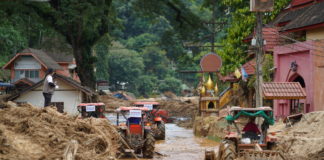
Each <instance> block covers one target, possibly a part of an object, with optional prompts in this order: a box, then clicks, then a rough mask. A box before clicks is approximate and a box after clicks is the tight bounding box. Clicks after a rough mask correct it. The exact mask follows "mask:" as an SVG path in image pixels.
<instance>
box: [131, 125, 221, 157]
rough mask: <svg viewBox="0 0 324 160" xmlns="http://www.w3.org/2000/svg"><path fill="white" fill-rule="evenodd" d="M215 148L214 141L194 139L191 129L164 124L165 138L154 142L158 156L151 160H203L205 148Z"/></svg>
mask: <svg viewBox="0 0 324 160" xmlns="http://www.w3.org/2000/svg"><path fill="white" fill-rule="evenodd" d="M217 146H218V143H217V142H215V141H212V140H208V139H206V138H198V137H195V136H194V134H193V132H192V129H185V128H181V127H178V126H177V125H176V124H166V138H165V140H164V141H156V143H155V152H157V153H158V154H155V155H154V158H153V160H203V159H204V154H205V148H208V147H217ZM160 154H162V155H160ZM128 160H130V159H128ZM141 160H144V159H141Z"/></svg>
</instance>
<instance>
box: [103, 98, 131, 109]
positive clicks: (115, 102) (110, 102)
mask: <svg viewBox="0 0 324 160" xmlns="http://www.w3.org/2000/svg"><path fill="white" fill-rule="evenodd" d="M99 100H100V102H103V103H105V104H106V109H108V110H109V109H117V108H118V107H120V106H131V104H132V101H128V100H123V99H118V98H115V97H113V96H110V95H102V96H100V97H99Z"/></svg>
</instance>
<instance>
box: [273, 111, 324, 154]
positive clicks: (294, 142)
mask: <svg viewBox="0 0 324 160" xmlns="http://www.w3.org/2000/svg"><path fill="white" fill-rule="evenodd" d="M270 130H272V131H276V132H277V136H278V139H279V143H278V149H280V150H282V151H283V153H286V155H287V157H289V158H290V159H297V160H299V159H300V160H302V159H305V160H307V159H309V160H323V159H324V111H318V112H311V113H307V114H305V115H304V118H302V119H301V121H300V122H298V123H297V124H295V125H293V126H292V127H286V126H285V125H283V124H281V125H280V123H279V124H277V125H276V126H274V127H273V128H270Z"/></svg>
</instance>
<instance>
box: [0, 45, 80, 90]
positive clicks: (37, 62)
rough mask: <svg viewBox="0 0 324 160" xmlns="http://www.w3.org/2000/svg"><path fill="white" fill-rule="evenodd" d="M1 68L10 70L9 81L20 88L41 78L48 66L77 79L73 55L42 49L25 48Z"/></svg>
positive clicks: (30, 84)
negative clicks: (48, 51)
mask: <svg viewBox="0 0 324 160" xmlns="http://www.w3.org/2000/svg"><path fill="white" fill-rule="evenodd" d="M2 68H3V69H8V70H10V79H11V83H13V84H15V85H16V87H17V88H18V89H20V90H21V89H24V88H26V87H28V86H32V85H33V84H35V83H37V82H39V81H40V80H41V79H43V78H44V76H45V74H46V70H47V69H48V68H53V69H54V70H56V73H58V74H61V75H64V76H67V77H71V78H73V79H74V80H77V81H79V78H78V76H77V74H76V72H75V68H76V64H75V61H74V59H73V56H72V55H68V54H58V53H51V54H49V53H47V52H44V51H42V50H37V49H32V48H27V49H24V50H23V51H21V52H19V53H17V54H16V55H15V56H14V57H13V58H12V59H11V60H10V61H9V62H8V63H6V64H5V65H4V66H3V67H2Z"/></svg>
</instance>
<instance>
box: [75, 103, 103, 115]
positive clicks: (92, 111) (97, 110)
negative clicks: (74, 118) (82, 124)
mask: <svg viewBox="0 0 324 160" xmlns="http://www.w3.org/2000/svg"><path fill="white" fill-rule="evenodd" d="M105 108H106V106H105V104H104V103H81V104H79V105H78V111H79V112H80V113H81V118H90V117H95V118H106V117H105V115H104V112H105Z"/></svg>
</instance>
